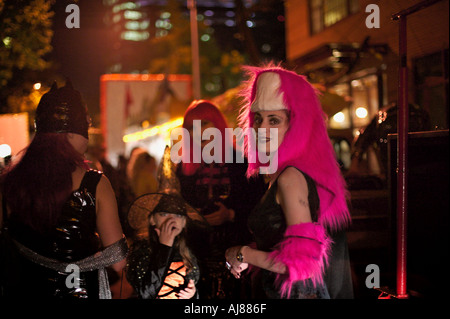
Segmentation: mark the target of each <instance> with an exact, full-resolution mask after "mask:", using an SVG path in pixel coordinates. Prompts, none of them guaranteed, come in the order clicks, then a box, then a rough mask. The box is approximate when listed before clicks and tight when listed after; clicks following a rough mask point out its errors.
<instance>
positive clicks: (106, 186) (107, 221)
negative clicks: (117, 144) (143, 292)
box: [96, 175, 126, 271]
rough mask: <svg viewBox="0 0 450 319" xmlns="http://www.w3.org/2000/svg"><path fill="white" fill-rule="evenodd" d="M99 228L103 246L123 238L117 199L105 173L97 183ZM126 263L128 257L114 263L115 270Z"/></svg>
mask: <svg viewBox="0 0 450 319" xmlns="http://www.w3.org/2000/svg"><path fill="white" fill-rule="evenodd" d="M96 195H97V230H98V233H99V235H100V240H101V241H102V244H103V247H108V246H110V245H112V244H114V243H115V242H117V241H118V240H120V239H122V237H123V231H122V225H121V224H120V219H119V213H118V208H117V200H116V196H115V194H114V190H113V188H112V186H111V183H110V182H109V180H108V178H107V177H106V176H105V175H102V177H101V179H100V182H99V183H98V185H97V191H96ZM125 265H126V259H125V258H124V259H122V260H121V261H119V262H117V263H115V264H114V265H112V268H113V269H114V270H115V271H121V270H122V269H123V268H124V267H125Z"/></svg>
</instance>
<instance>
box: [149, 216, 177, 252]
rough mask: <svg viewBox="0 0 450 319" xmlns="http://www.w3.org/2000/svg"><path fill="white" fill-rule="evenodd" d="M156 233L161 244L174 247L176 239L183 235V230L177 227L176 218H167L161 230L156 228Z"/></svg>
mask: <svg viewBox="0 0 450 319" xmlns="http://www.w3.org/2000/svg"><path fill="white" fill-rule="evenodd" d="M155 231H156V234H157V235H158V237H159V242H160V243H161V244H163V245H166V246H170V247H172V245H173V242H174V240H175V237H176V236H178V235H179V234H180V233H181V231H182V229H180V228H179V227H178V226H177V223H176V221H175V219H174V218H167V219H166V220H165V221H164V223H162V224H161V227H160V228H155Z"/></svg>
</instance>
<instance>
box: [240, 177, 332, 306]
mask: <svg viewBox="0 0 450 319" xmlns="http://www.w3.org/2000/svg"><path fill="white" fill-rule="evenodd" d="M302 173H303V172H302ZM303 175H304V176H305V179H306V182H307V184H308V203H309V209H310V212H311V218H312V221H313V222H317V219H318V215H317V212H318V210H319V195H318V194H317V189H316V185H315V183H314V181H313V179H312V178H311V177H309V176H308V175H307V174H305V173H303ZM277 188H278V183H277V180H276V181H275V182H274V183H273V184H272V186H271V187H270V188H269V189H268V190H267V192H266V194H265V195H264V197H263V198H262V200H261V202H260V203H259V204H258V205H257V206H256V207H255V209H254V210H253V211H252V213H251V214H250V216H249V219H248V225H249V228H250V230H251V232H252V234H253V236H254V239H255V242H256V248H257V249H258V250H262V251H266V252H270V251H272V250H273V249H274V247H275V246H276V245H277V244H278V243H279V242H280V241H281V240H282V239H283V235H284V232H285V231H286V227H287V225H286V218H285V216H284V213H283V210H282V208H281V206H280V205H279V204H278V203H277V201H276V193H277ZM275 277H276V274H275V273H274V272H271V271H268V270H265V269H260V270H257V273H256V275H255V278H254V280H253V284H252V286H253V287H252V291H253V294H254V298H258V299H265V298H268V299H280V298H281V295H280V293H279V289H278V288H279V287H276V284H275ZM316 298H319V299H328V298H329V294H328V291H327V288H326V285H325V284H324V285H317V286H316V287H314V285H313V283H312V281H311V280H305V281H304V282H296V283H295V284H294V286H293V288H292V294H291V296H290V299H316Z"/></svg>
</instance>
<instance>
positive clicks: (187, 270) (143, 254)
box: [127, 194, 201, 299]
mask: <svg viewBox="0 0 450 319" xmlns="http://www.w3.org/2000/svg"><path fill="white" fill-rule="evenodd" d="M157 212H166V213H170V214H178V215H184V216H186V218H187V224H186V228H185V229H184V230H183V232H189V228H191V227H193V225H194V224H198V223H197V222H196V221H194V219H197V218H198V217H197V216H196V215H197V214H196V213H195V210H194V209H193V208H192V207H190V206H189V205H188V204H186V203H185V202H184V201H183V200H182V199H181V198H180V197H179V196H176V195H167V194H146V195H143V196H141V197H139V198H138V199H136V200H135V202H134V203H133V205H132V206H131V209H130V212H129V221H130V225H131V226H132V227H133V228H135V229H136V230H137V231H138V235H137V237H136V239H135V240H134V242H133V244H132V245H131V251H130V253H129V255H128V266H127V279H128V282H129V283H130V284H131V285H132V286H133V287H134V289H135V290H136V293H137V295H138V298H142V299H177V296H176V294H177V293H178V292H179V291H181V290H183V289H184V288H185V287H186V286H187V284H188V282H189V280H191V279H192V280H194V283H195V284H197V282H198V280H199V277H200V271H199V267H198V265H197V261H196V258H195V257H194V256H193V255H192V253H191V258H190V263H191V265H187V264H186V263H185V261H183V258H182V256H181V254H180V249H179V236H180V235H182V234H180V235H179V236H177V237H176V238H175V242H174V245H173V246H172V247H169V246H166V245H163V244H161V243H160V242H159V240H158V235H157V234H156V232H155V230H154V227H152V226H150V225H149V223H148V218H149V217H150V215H151V214H154V213H157ZM198 216H200V215H198ZM200 224H201V223H200ZM195 296H198V293H196V294H195ZM194 298H195V297H194Z"/></svg>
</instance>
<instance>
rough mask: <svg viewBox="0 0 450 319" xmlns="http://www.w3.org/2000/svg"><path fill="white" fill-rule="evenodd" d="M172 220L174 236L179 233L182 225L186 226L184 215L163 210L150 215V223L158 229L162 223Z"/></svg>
mask: <svg viewBox="0 0 450 319" xmlns="http://www.w3.org/2000/svg"><path fill="white" fill-rule="evenodd" d="M172 220H173V221H174V226H173V227H174V228H175V236H177V235H179V234H180V233H181V231H182V230H183V228H184V226H186V216H184V215H178V214H171V213H165V212H158V213H155V214H152V215H151V216H150V223H151V224H152V225H153V226H155V227H156V228H158V229H161V226H162V225H163V224H164V223H167V222H171V221H172Z"/></svg>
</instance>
